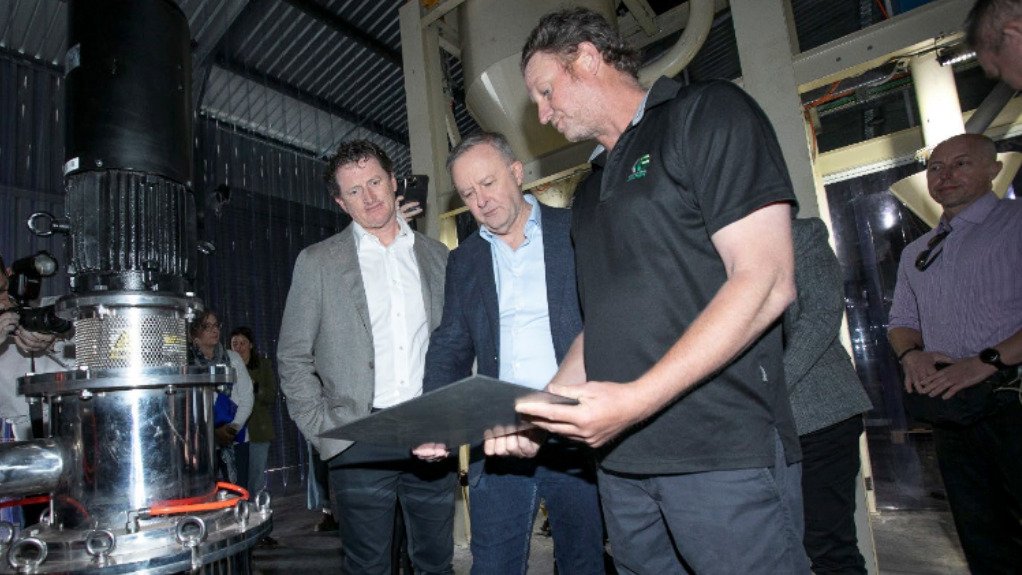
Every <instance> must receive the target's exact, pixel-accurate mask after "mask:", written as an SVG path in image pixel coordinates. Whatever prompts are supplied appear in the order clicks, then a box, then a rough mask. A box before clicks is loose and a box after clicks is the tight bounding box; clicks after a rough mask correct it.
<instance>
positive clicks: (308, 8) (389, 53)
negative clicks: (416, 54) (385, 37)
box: [283, 0, 402, 70]
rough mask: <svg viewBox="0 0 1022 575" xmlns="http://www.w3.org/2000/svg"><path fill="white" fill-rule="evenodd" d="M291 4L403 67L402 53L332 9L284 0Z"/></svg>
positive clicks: (315, 4) (307, 2) (309, 3)
mask: <svg viewBox="0 0 1022 575" xmlns="http://www.w3.org/2000/svg"><path fill="white" fill-rule="evenodd" d="M283 1H284V2H287V3H288V4H290V5H291V6H293V7H295V8H296V9H298V10H301V11H302V12H305V13H306V14H308V15H309V16H312V17H313V18H315V19H316V20H319V21H320V22H321V23H322V24H323V25H324V26H326V27H328V28H330V29H332V30H335V31H336V32H337V33H339V34H341V35H343V36H347V37H348V38H351V39H352V40H353V41H355V42H357V43H359V44H360V45H361V46H363V47H364V48H366V49H367V50H371V51H372V52H374V53H376V54H377V55H378V56H380V57H382V58H383V59H384V61H386V62H387V63H388V64H391V65H392V66H395V67H397V69H398V70H400V69H401V67H402V64H401V54H400V53H398V52H397V51H396V50H392V49H391V48H390V47H389V46H387V45H386V44H384V43H382V42H380V41H379V40H377V39H376V38H373V37H372V36H370V35H368V34H366V33H365V32H363V31H362V30H359V29H358V28H357V27H355V26H354V25H352V24H351V23H349V22H348V21H347V20H345V19H343V18H341V17H340V16H338V15H337V14H334V13H333V12H332V11H330V10H328V9H326V8H324V7H323V6H320V5H319V4H317V3H315V2H312V1H310V0H283Z"/></svg>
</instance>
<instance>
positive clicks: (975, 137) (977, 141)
mask: <svg viewBox="0 0 1022 575" xmlns="http://www.w3.org/2000/svg"><path fill="white" fill-rule="evenodd" d="M955 142H964V143H965V144H966V145H967V146H968V147H969V149H970V150H975V151H976V152H978V153H979V155H980V157H981V158H983V159H984V160H988V161H991V162H996V161H997V145H996V144H995V143H994V141H993V140H991V139H990V138H988V137H986V136H984V135H982V134H959V135H957V136H952V137H950V138H948V139H946V140H944V141H943V142H941V143H939V144H937V147H935V148H934V149H933V151H934V152H936V151H937V150H938V149H940V148H941V147H942V146H944V145H946V144H951V143H955Z"/></svg>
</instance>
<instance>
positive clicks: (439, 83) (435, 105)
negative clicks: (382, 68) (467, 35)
mask: <svg viewBox="0 0 1022 575" xmlns="http://www.w3.org/2000/svg"><path fill="white" fill-rule="evenodd" d="M400 18H401V59H402V62H403V64H404V77H405V95H406V96H405V101H406V106H407V108H408V140H409V147H410V149H411V155H412V173H415V174H425V175H427V176H429V195H428V196H427V198H426V213H425V214H424V219H425V224H426V229H425V230H424V231H425V233H426V235H428V236H429V237H431V238H439V237H440V223H439V222H440V214H442V213H443V212H445V211H447V210H448V209H449V207H448V204H449V203H450V197H451V195H452V190H453V186H452V185H451V178H450V176H448V175H447V169H446V168H445V167H444V163H445V162H446V161H447V150H448V146H447V122H446V118H445V113H446V109H447V107H448V102H449V98H448V97H447V95H446V94H444V89H443V72H442V69H441V66H440V57H441V56H440V34H439V32H438V31H437V28H436V27H435V26H426V27H425V28H423V25H422V14H421V9H420V8H419V3H418V2H408V3H406V4H405V5H404V6H402V7H401V9H400Z"/></svg>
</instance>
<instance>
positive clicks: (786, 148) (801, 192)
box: [731, 2, 827, 216]
mask: <svg viewBox="0 0 1022 575" xmlns="http://www.w3.org/2000/svg"><path fill="white" fill-rule="evenodd" d="M731 18H732V22H734V27H735V41H736V43H737V44H738V58H739V60H740V61H741V64H742V74H743V76H742V79H743V82H744V87H745V90H746V91H748V92H749V94H750V95H752V97H753V98H755V99H756V101H757V102H758V103H759V105H760V106H762V108H763V111H765V112H766V115H767V117H768V118H770V121H771V123H772V124H773V126H774V130H775V131H776V132H777V139H778V140H779V142H780V144H781V151H782V152H783V154H784V161H785V163H786V164H787V166H788V173H789V174H790V176H791V182H792V185H793V186H794V188H795V195H796V197H797V198H798V203H799V214H800V215H802V216H815V215H820V214H823V213H826V212H827V209H826V195H825V194H823V193H822V192H823V186H822V185H821V184H820V182H819V178H817V177H816V175H815V171H814V169H813V161H812V158H811V157H810V154H809V145H808V141H807V139H806V126H805V120H804V117H803V115H802V102H801V100H800V99H799V95H798V83H797V82H796V80H795V71H794V66H793V64H792V54H793V53H795V52H796V49H797V47H796V46H793V43H792V42H793V38H792V34H793V31H794V28H795V24H794V19H793V17H792V15H791V10H790V7H789V4H788V2H782V3H778V2H735V3H734V4H733V5H732V6H731Z"/></svg>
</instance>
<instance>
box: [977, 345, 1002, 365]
mask: <svg viewBox="0 0 1022 575" xmlns="http://www.w3.org/2000/svg"><path fill="white" fill-rule="evenodd" d="M979 360H980V361H982V362H983V363H989V364H990V365H998V364H999V363H1001V353H1000V352H999V351H997V350H996V349H994V348H992V347H988V348H986V349H984V350H983V351H981V352H979Z"/></svg>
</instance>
